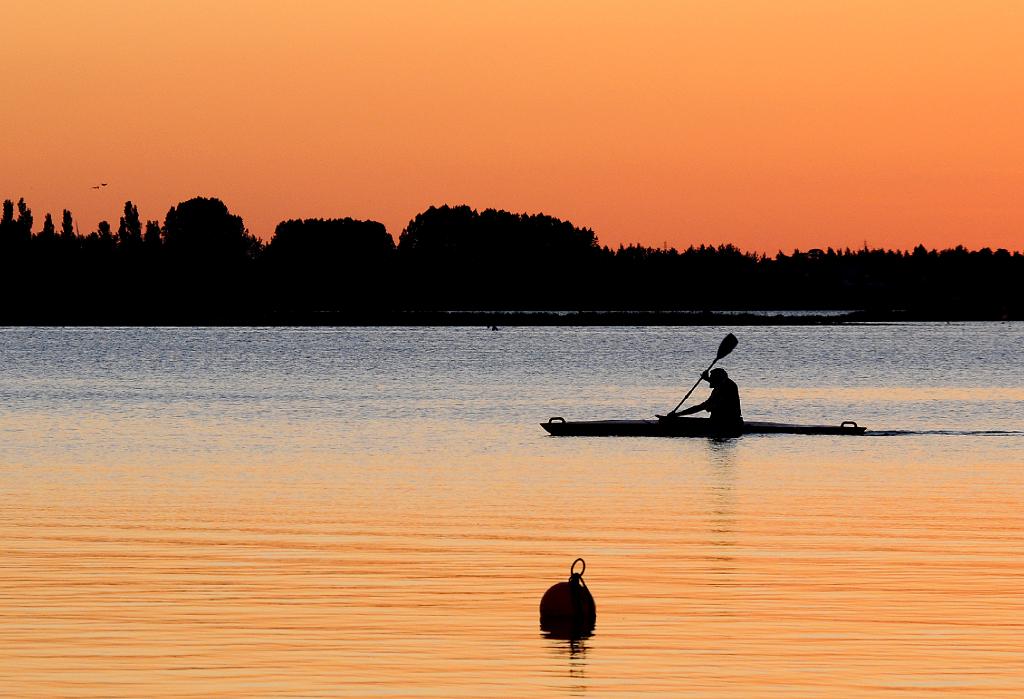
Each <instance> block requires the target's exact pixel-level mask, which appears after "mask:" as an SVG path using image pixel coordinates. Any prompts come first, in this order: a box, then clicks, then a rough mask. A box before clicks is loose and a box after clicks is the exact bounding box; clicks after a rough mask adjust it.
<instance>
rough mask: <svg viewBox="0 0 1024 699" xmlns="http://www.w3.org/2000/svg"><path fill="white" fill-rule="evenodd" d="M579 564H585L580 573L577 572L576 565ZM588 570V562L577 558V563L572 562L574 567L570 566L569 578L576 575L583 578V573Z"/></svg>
mask: <svg viewBox="0 0 1024 699" xmlns="http://www.w3.org/2000/svg"><path fill="white" fill-rule="evenodd" d="M577 563H582V564H583V567H582V568H581V569H580V572H579V573H577V572H576V564H577ZM586 570H587V562H586V561H584V560H583V559H582V558H577V559H576V560H575V561H573V562H572V565H571V566H569V577H570V578H571V577H572V576H574V575H579V576H580V577H583V573H584V572H586Z"/></svg>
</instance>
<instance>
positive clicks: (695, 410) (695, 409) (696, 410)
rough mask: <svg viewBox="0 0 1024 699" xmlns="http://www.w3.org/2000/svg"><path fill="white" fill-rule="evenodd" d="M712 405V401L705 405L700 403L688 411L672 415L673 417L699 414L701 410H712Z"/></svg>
mask: <svg viewBox="0 0 1024 699" xmlns="http://www.w3.org/2000/svg"><path fill="white" fill-rule="evenodd" d="M710 403H711V401H710V400H706V401H704V402H703V403H699V404H697V405H691V406H690V407H689V408H687V409H686V410H680V411H679V412H678V413H672V414H673V415H692V414H693V413H699V412H700V411H701V410H710V409H711V405H710Z"/></svg>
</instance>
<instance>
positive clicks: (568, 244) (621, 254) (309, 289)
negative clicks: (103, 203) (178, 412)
mask: <svg viewBox="0 0 1024 699" xmlns="http://www.w3.org/2000/svg"><path fill="white" fill-rule="evenodd" d="M1022 280H1024V255H1022V254H1021V252H1020V251H1013V252H1010V251H1007V250H1003V249H1000V250H994V251H993V250H991V249H989V248H983V249H981V250H973V251H971V250H967V249H965V248H964V247H962V246H958V247H956V248H953V249H947V250H941V251H939V250H928V249H925V248H924V247H923V246H918V247H916V248H915V249H914V250H912V251H900V250H881V249H868V248H867V247H866V246H865V247H864V248H862V249H858V250H850V249H844V250H833V249H831V248H829V249H826V250H820V249H812V250H807V251H799V250H796V251H793V252H792V253H790V254H785V253H783V252H779V253H777V254H776V255H774V256H767V255H759V254H754V253H748V252H743V251H741V250H739V249H737V248H736V247H734V246H732V245H720V246H704V245H701V246H698V247H689V248H687V249H686V250H676V249H674V248H651V247H644V246H640V245H629V246H619V247H618V248H617V249H611V248H609V247H607V246H602V245H600V244H599V242H598V239H597V236H596V235H595V234H594V231H593V230H591V229H589V228H581V227H578V226H575V225H573V224H572V223H570V222H568V221H562V220H560V219H557V218H554V217H551V216H546V215H544V214H533V215H528V214H516V213H510V212H507V211H498V210H494V209H487V210H484V211H477V210H475V209H472V208H470V207H469V206H440V207H433V206H432V207H430V208H429V209H427V210H426V211H423V212H422V213H419V214H417V215H416V216H415V217H414V218H413V219H412V220H411V221H410V222H409V223H408V224H407V226H406V227H405V229H404V230H403V231H402V232H401V234H400V236H399V238H398V242H397V244H396V242H395V240H394V239H393V238H392V236H391V234H390V233H388V231H387V229H386V228H385V227H384V226H383V225H382V224H380V223H377V222H375V221H359V220H354V219H351V218H343V219H305V220H288V221H283V222H281V223H280V224H278V226H277V228H276V230H275V231H274V235H273V237H272V238H271V239H270V240H269V241H268V242H266V243H264V242H262V241H260V240H259V239H258V238H256V237H255V236H253V235H251V234H250V233H249V232H248V230H247V229H246V228H245V225H244V223H243V221H242V219H241V217H239V216H237V215H234V214H232V213H231V212H230V211H229V210H228V207H227V206H226V205H225V204H224V203H223V202H222V201H220V200H219V199H215V198H203V197H197V198H194V199H190V200H188V201H184V202H181V203H179V204H177V205H176V206H173V207H171V208H170V210H168V212H167V214H166V215H165V216H164V219H163V222H162V223H161V222H160V221H158V220H147V221H146V222H145V223H143V220H142V218H141V217H140V215H139V211H138V208H137V207H136V206H135V205H134V204H133V203H132V202H130V201H128V202H125V205H124V210H123V213H122V215H121V217H120V219H119V221H118V224H117V228H116V229H115V228H114V227H113V226H112V225H111V224H110V223H109V222H107V221H100V222H99V223H98V224H97V226H96V228H95V230H92V231H90V232H89V233H87V234H85V235H81V234H79V232H78V230H77V226H76V225H75V222H74V219H73V217H72V214H71V212H69V211H67V210H64V211H63V212H62V216H61V220H60V228H59V230H58V228H57V225H56V224H55V222H54V220H53V218H52V217H51V215H50V214H46V216H45V217H44V219H43V222H42V225H41V226H39V227H38V228H37V227H36V226H35V219H34V217H33V214H32V211H31V209H30V208H29V207H28V205H27V204H26V203H25V201H24V199H19V200H18V201H17V203H16V204H15V202H14V201H12V200H6V201H4V202H3V211H2V216H0V294H2V296H0V299H2V300H0V304H2V305H0V320H2V321H4V322H30V323H49V322H57V323H77V322H101V323H102V322H126V323H149V322H208V321H209V322H278V321H280V322H290V320H289V319H294V318H301V319H305V320H307V321H308V320H310V319H312V320H314V321H315V320H316V319H317V318H318V317H323V318H325V319H335V320H337V319H341V320H344V319H345V318H357V319H358V318H361V319H364V320H365V319H369V320H371V321H372V319H373V318H381V319H387V318H389V317H390V318H393V317H394V314H396V313H397V314H402V313H409V312H420V313H423V312H431V311H433V312H437V311H511V310H536V311H545V310H557V311H719V310H764V309H779V310H782V309H804V310H821V309H851V310H858V311H866V312H867V313H866V314H862V317H885V316H886V315H887V314H891V313H893V312H901V313H903V314H904V315H903V317H916V318H935V319H952V318H977V319H1002V318H1020V317H1022V315H1024V308H1022V305H1024V304H1022V298H1024V294H1022V291H1024V288H1022V285H1024V282H1022ZM318 314H326V315H322V316H318Z"/></svg>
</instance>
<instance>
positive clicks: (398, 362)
mask: <svg viewBox="0 0 1024 699" xmlns="http://www.w3.org/2000/svg"><path fill="white" fill-rule="evenodd" d="M730 330H733V329H727V328H722V329H719V328H504V329H503V330H502V332H501V333H490V332H488V331H486V330H485V329H484V328H420V329H415V328H412V329H387V328H381V329H282V330H268V329H252V330H247V329H240V330H220V329H187V328H185V329H109V330H96V329H81V330H74V329H17V328H14V329H4V330H3V331H0V356H2V359H3V362H4V366H5V371H4V373H3V377H2V378H0V439H2V441H3V444H4V449H3V452H2V456H0V483H2V487H3V498H2V500H0V541H2V542H3V546H2V548H3V551H4V555H3V557H2V558H0V694H2V695H4V696H25V697H50V696H77V697H99V696H196V697H200V696H211V695H218V696H237V697H248V696H296V697H300V696H302V697H305V696H382V695H383V696H391V695H411V696H435V697H450V696H502V695H503V696H565V695H569V696H585V695H588V694H595V695H604V696H623V697H626V696H636V695H648V696H666V697H668V696H684V697H722V696H727V697H728V696H735V697H750V696H764V697H769V696H786V697H812V696H813V697H818V696H834V697H851V696H852V697H858V696H863V697H869V696H871V697H875V696H901V697H907V696H933V695H936V694H943V695H947V696H979V697H1015V696H1019V695H1020V694H1021V691H1022V690H1024V671H1022V669H1021V663H1020V659H1021V655H1020V649H1019V647H1020V639H1021V637H1022V634H1024V601H1022V599H1021V596H1020V589H1021V587H1020V580H1021V576H1022V573H1024V564H1022V562H1021V561H1022V557H1021V553H1022V552H1024V515H1022V512H1024V509H1022V505H1024V475H1022V472H1021V469H1020V464H1021V462H1022V454H1024V436H1022V434H1021V431H1020V425H1021V424H1022V418H1024V413H1022V407H1021V405H1022V402H1021V400H1020V399H1021V395H1022V392H1024V384H1022V383H1021V382H1022V378H1021V375H1020V372H1019V371H1018V370H1016V369H1015V367H1019V365H1020V359H1021V355H1020V349H1019V348H1020V347H1021V340H1022V339H1024V338H1022V333H1024V331H1022V328H1021V326H1020V325H1019V324H1001V325H1000V324H974V325H959V326H958V325H953V326H946V325H905V326H859V327H837V328H827V327H825V328H818V327H813V328H770V327H768V328H749V329H742V330H741V331H737V335H738V336H739V338H740V346H739V348H738V349H737V350H736V351H735V353H734V355H733V356H731V357H729V358H728V360H727V361H725V362H723V363H724V365H725V366H726V367H727V368H728V369H729V371H730V375H732V376H733V377H735V378H736V380H737V382H738V383H739V384H740V389H741V391H742V396H743V400H744V415H745V416H746V417H747V418H748V419H757V418H761V419H764V418H771V419H776V420H781V421H791V422H826V423H837V422H838V421H840V420H842V419H856V420H858V421H859V422H860V423H861V424H865V425H868V427H869V428H871V429H874V430H890V431H892V432H899V434H892V435H888V436H870V434H869V435H867V436H864V437H860V438H854V437H827V436H821V437H809V436H800V435H774V436H747V437H742V438H739V439H733V440H722V441H714V440H705V439H646V440H644V439H614V438H605V439H600V438H596V439H568V438H566V439H557V438H552V437H548V436H546V435H545V434H544V432H543V431H542V430H541V429H540V427H539V426H538V424H537V423H539V422H541V421H544V420H546V419H547V418H548V417H549V416H551V415H564V416H566V417H567V418H597V417H648V416H650V415H651V414H653V413H654V412H655V411H658V412H661V411H663V410H664V409H666V408H667V407H671V405H673V404H674V403H675V402H676V401H677V400H678V398H679V397H680V396H681V394H682V393H683V392H685V389H686V388H688V386H689V384H691V383H692V379H693V378H694V377H693V374H694V373H695V372H699V370H700V368H702V365H704V366H706V364H707V361H708V359H709V358H708V357H707V355H708V354H709V352H713V350H714V347H715V346H716V345H717V342H718V340H719V339H721V337H722V335H724V334H725V332H728V331H730ZM967 338H970V344H966V343H965V339H967ZM897 344H898V346H899V347H900V348H901V351H900V352H894V351H892V349H891V348H893V347H894V346H897ZM882 357H884V361H879V359H880V358H882ZM997 377H998V380H997ZM812 379H813V380H812ZM986 386H993V388H992V390H986V388H985V387H986ZM890 389H891V390H890ZM991 432H996V433H995V434H992V433H991ZM577 556H582V557H584V558H585V559H586V561H587V572H586V580H587V583H588V585H589V587H590V589H591V591H592V592H593V594H594V597H595V599H596V602H597V610H598V617H597V626H596V628H595V630H594V633H593V635H592V636H590V637H589V638H584V639H579V640H576V641H567V640H558V639H553V638H547V637H545V635H544V634H542V632H541V631H540V629H539V626H538V619H537V605H538V602H539V600H540V597H541V595H542V594H543V592H544V590H545V589H547V587H548V586H550V585H551V584H553V583H555V582H558V581H560V580H564V579H565V578H566V577H567V576H568V570H569V564H570V563H571V562H572V560H573V559H574V558H575V557H577Z"/></svg>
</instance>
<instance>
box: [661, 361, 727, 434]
mask: <svg viewBox="0 0 1024 699" xmlns="http://www.w3.org/2000/svg"><path fill="white" fill-rule="evenodd" d="M700 377H701V378H702V379H703V380H705V381H707V382H708V383H709V384H711V395H710V396H709V397H708V399H707V400H706V401H704V402H703V403H699V404H697V405H692V406H690V407H689V408H686V409H685V410H680V411H679V412H675V411H673V412H671V413H669V414H668V415H667V416H666V417H679V416H681V415H692V414H693V413H699V412H700V411H702V410H707V411H708V412H709V413H711V421H712V422H713V423H714V424H715V425H716V426H717V427H720V428H721V429H722V430H723V431H730V432H731V431H737V430H742V429H743V410H742V409H741V407H740V389H739V387H738V386H737V385H736V382H735V381H733V380H732V379H730V378H729V374H728V373H727V372H726V371H725V369H722V368H721V367H717V368H715V369H712V370H711V371H710V373H709V372H707V371H705V372H704V373H702V374H701V375H700Z"/></svg>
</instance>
